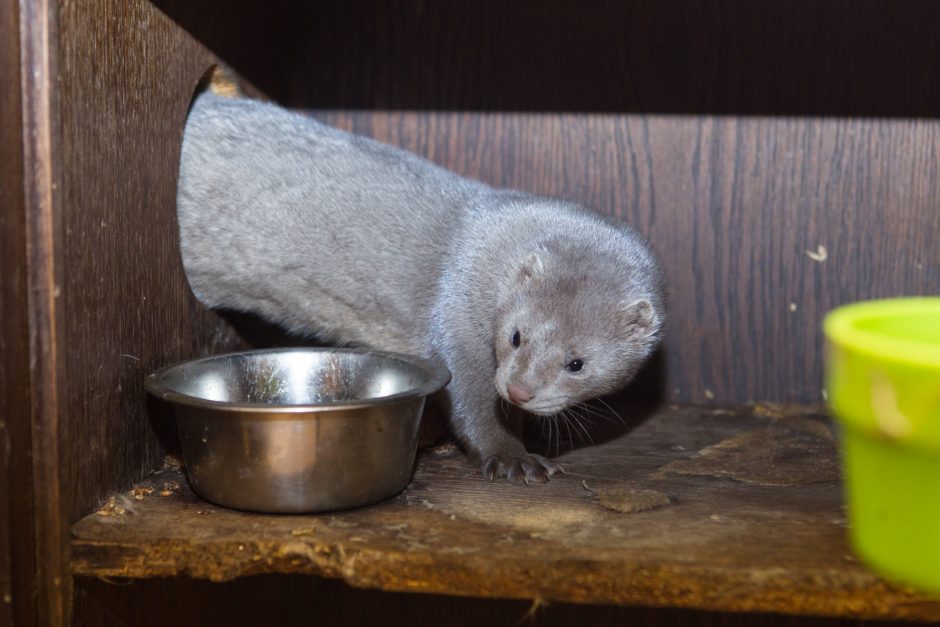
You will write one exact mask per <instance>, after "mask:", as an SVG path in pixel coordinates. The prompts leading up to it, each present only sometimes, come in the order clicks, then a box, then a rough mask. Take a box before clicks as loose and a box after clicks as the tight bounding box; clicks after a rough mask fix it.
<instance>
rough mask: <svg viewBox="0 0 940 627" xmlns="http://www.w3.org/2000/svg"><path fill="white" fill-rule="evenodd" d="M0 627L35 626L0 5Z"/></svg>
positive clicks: (8, 20) (19, 170)
mask: <svg viewBox="0 0 940 627" xmlns="http://www.w3.org/2000/svg"><path fill="white" fill-rule="evenodd" d="M0 76H2V77H3V79H2V82H3V88H2V89H0V268H3V278H2V279H0V595H2V596H0V625H3V626H8V625H13V624H18V625H26V624H30V623H32V622H33V621H34V619H35V609H36V608H35V604H34V602H33V595H34V594H35V590H36V587H35V582H34V576H33V575H32V573H34V571H35V559H34V555H33V547H34V545H33V516H32V514H33V508H32V481H31V474H32V473H31V469H30V457H29V455H28V454H27V453H26V451H28V450H29V448H30V441H31V433H30V431H31V427H30V425H31V422H30V415H29V377H28V372H29V358H28V343H29V335H28V332H27V306H26V263H25V260H26V239H25V238H24V236H23V234H24V228H25V227H24V224H25V222H24V221H25V219H26V213H25V211H24V197H23V192H24V187H23V165H24V164H23V116H22V107H21V99H20V41H19V10H18V6H17V3H16V2H12V1H8V0H7V1H2V2H0Z"/></svg>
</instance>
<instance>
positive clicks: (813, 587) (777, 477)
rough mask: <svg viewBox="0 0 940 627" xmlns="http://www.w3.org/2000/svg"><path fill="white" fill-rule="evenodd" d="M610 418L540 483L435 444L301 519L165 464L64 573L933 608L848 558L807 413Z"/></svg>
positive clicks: (834, 467) (803, 608)
mask: <svg viewBox="0 0 940 627" xmlns="http://www.w3.org/2000/svg"><path fill="white" fill-rule="evenodd" d="M637 422H639V424H636V423H637ZM628 423H631V424H633V428H632V429H630V430H629V432H628V433H625V434H623V433H622V434H621V435H620V436H619V437H614V438H612V439H610V440H608V441H606V442H604V443H599V444H597V445H595V446H587V447H582V448H578V449H575V450H573V451H570V452H567V453H565V454H564V455H563V456H562V457H561V458H560V459H561V461H562V462H563V463H564V464H565V465H566V467H567V470H568V473H567V474H566V475H564V476H561V477H555V478H553V479H552V481H551V482H550V483H549V484H546V485H531V486H528V487H519V486H513V485H509V484H507V483H504V482H496V483H489V482H486V481H484V480H482V478H481V477H480V476H479V473H478V472H476V471H475V469H473V468H471V467H470V465H469V464H468V463H467V461H466V460H465V458H464V457H463V456H462V455H461V454H460V453H459V452H458V451H457V450H456V449H455V448H453V447H452V446H451V447H447V446H445V447H439V448H437V449H432V450H429V451H425V452H424V453H423V454H422V456H421V458H420V460H419V463H418V467H417V470H416V473H415V477H414V481H413V482H412V484H411V485H410V486H409V487H408V488H407V489H406V490H405V491H404V492H403V493H402V494H400V495H399V496H397V497H396V498H394V499H392V500H390V501H387V502H385V503H382V504H379V505H376V506H373V507H369V508H364V509H360V510H356V511H349V512H342V513H335V514H325V515H317V516H312V515H311V516H265V515H255V514H247V513H242V512H236V511H231V510H226V509H223V508H219V507H215V506H213V505H210V504H208V503H206V502H205V501H202V500H201V499H199V498H198V497H196V496H194V495H193V493H192V492H191V491H190V489H189V487H188V485H187V483H186V480H185V478H184V476H183V474H182V473H181V471H180V470H179V469H173V468H167V469H164V470H163V471H161V472H160V473H157V474H155V475H153V476H152V477H150V478H149V479H148V480H146V481H145V482H143V483H142V484H141V485H140V486H138V487H137V489H136V496H135V493H134V492H129V493H125V494H119V495H115V497H114V498H113V499H112V500H111V501H109V504H107V505H106V506H105V507H104V508H102V510H100V511H99V512H97V513H95V514H92V515H90V516H87V517H86V518H84V519H82V520H80V521H79V522H78V523H77V524H76V525H75V526H74V527H73V547H72V551H73V568H74V573H75V574H76V575H79V576H92V577H128V578H146V577H166V576H174V575H187V576H191V577H196V578H208V579H211V580H215V581H223V580H229V579H232V578H235V577H239V576H243V575H252V574H259V573H310V574H316V575H321V576H325V577H335V578H341V579H343V580H345V581H346V582H348V583H349V584H351V585H353V586H359V587H374V588H381V589H385V590H394V591H411V592H434V593H443V594H452V595H461V596H481V597H499V598H527V599H543V600H546V601H572V602H583V603H603V604H637V605H646V606H673V607H686V608H700V609H712V610H725V611H755V612H782V613H789V614H813V615H829V616H852V617H867V618H896V619H897V618H902V619H940V600H930V599H929V598H927V597H925V596H921V595H919V594H918V593H916V592H914V591H912V590H909V589H906V588H903V587H899V586H895V585H892V584H888V583H886V582H884V581H882V580H881V579H880V578H879V577H877V576H876V575H874V574H873V573H872V572H871V571H869V570H868V569H867V568H866V567H864V566H863V565H861V564H859V563H858V562H857V561H856V559H855V558H854V557H853V556H852V554H851V551H850V549H849V547H848V545H847V542H846V521H845V517H844V513H843V509H842V499H841V486H840V483H839V480H838V463H837V457H836V450H835V441H834V438H833V436H832V431H831V427H830V425H829V423H828V422H827V420H826V418H825V417H824V416H823V415H822V414H821V413H820V412H819V411H818V410H817V409H816V408H807V407H784V406H769V405H755V406H748V407H738V408H730V409H729V408H702V407H692V406H685V407H676V406H670V407H663V408H660V409H659V410H657V411H656V412H654V413H653V414H652V415H648V416H645V417H643V418H636V417H631V418H629V420H628ZM161 494H162V496H161Z"/></svg>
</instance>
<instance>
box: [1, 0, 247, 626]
mask: <svg viewBox="0 0 940 627" xmlns="http://www.w3.org/2000/svg"><path fill="white" fill-rule="evenodd" d="M3 8H4V13H3V15H2V19H3V21H2V22H0V23H2V25H3V26H2V29H3V30H2V32H0V34H2V35H4V37H3V48H2V51H3V54H4V57H3V64H4V68H6V67H7V65H8V61H7V56H6V55H8V54H11V53H9V52H8V50H7V46H8V43H7V42H9V41H13V42H15V43H16V44H20V50H18V51H16V52H18V53H19V54H17V55H16V57H17V59H18V60H19V62H20V63H21V64H22V72H21V74H20V75H21V77H22V94H20V93H19V92H18V91H13V92H6V93H5V94H4V100H3V122H4V128H5V129H6V128H8V127H12V128H14V129H19V128H22V135H16V134H14V135H11V136H9V137H8V136H6V135H5V136H4V137H3V141H2V142H0V149H2V150H3V156H4V161H5V165H6V157H8V156H9V157H10V159H11V160H12V162H13V166H12V167H11V168H10V169H9V170H7V169H4V171H3V178H2V179H0V182H2V184H3V188H0V191H9V190H8V187H10V186H16V185H17V184H18V185H19V186H20V190H21V191H22V194H21V195H19V196H18V195H17V193H16V192H10V193H9V197H7V196H5V197H4V201H5V204H4V213H3V219H4V222H3V229H2V240H0V242H2V245H3V249H2V251H0V254H2V260H3V262H4V270H5V272H6V273H8V274H9V277H10V279H11V280H10V281H9V282H4V285H3V300H2V310H3V317H4V322H5V323H6V322H9V323H10V326H9V327H7V325H6V324H5V325H4V333H3V340H2V341H3V342H4V348H6V347H7V346H9V348H10V351H9V352H7V351H6V350H4V355H3V360H2V366H0V376H2V378H3V383H4V394H5V395H6V392H7V385H8V384H9V386H10V388H9V390H10V396H9V398H5V399H4V408H5V409H7V410H9V411H10V412H11V417H10V420H11V421H12V424H13V426H14V430H12V431H11V434H12V437H11V438H10V441H11V444H15V445H16V446H17V449H16V451H15V452H14V455H13V456H12V457H11V458H9V460H10V461H9V462H8V461H6V460H7V458H6V457H4V458H3V459H4V464H5V467H4V474H5V476H6V473H7V471H8V470H16V471H17V476H16V481H17V483H16V484H14V485H13V487H12V488H11V492H10V494H13V495H15V494H17V493H18V492H19V490H20V489H22V490H31V492H32V497H33V501H32V503H33V505H32V511H33V512H34V513H35V516H34V518H32V519H30V518H28V517H29V516H30V508H29V507H28V505H29V503H25V504H21V503H17V505H26V506H27V507H25V508H24V509H22V510H21V509H19V508H18V507H12V508H11V509H13V510H14V511H16V512H17V513H16V514H15V515H14V516H13V520H14V522H16V524H17V525H18V526H14V527H12V528H11V529H12V531H13V532H15V533H18V534H26V536H27V537H24V538H23V539H22V541H19V540H18V539H17V538H15V537H13V538H12V540H11V541H12V542H13V543H14V549H13V552H12V555H13V558H14V559H15V560H18V561H17V563H16V566H17V568H20V567H21V566H22V571H21V572H19V571H18V572H17V578H16V580H15V582H14V584H15V588H14V593H15V594H16V596H17V598H19V597H20V596H21V593H23V598H24V599H25V602H26V603H33V604H35V607H36V613H37V618H36V622H37V623H38V624H41V625H44V626H45V625H48V626H50V627H56V626H59V625H64V624H66V622H67V621H68V615H69V598H70V586H71V580H70V573H69V567H68V550H69V527H70V525H71V523H72V522H73V521H74V520H76V519H77V518H78V517H80V516H82V515H84V514H87V513H88V512H89V511H91V510H92V509H94V508H95V507H96V506H97V505H98V504H99V501H100V500H101V499H102V498H103V497H104V496H105V495H106V494H108V493H111V492H113V491H115V490H119V489H121V488H123V487H125V486H128V485H130V483H131V482H132V481H134V480H135V479H137V478H139V477H140V476H141V475H142V474H145V473H147V472H148V471H149V470H150V469H152V468H153V467H154V466H156V465H158V464H159V463H160V461H161V458H162V447H161V443H160V442H159V439H158V432H159V429H158V428H157V427H159V425H154V424H151V423H150V422H149V420H150V418H148V414H147V412H146V410H145V395H144V392H143V389H142V380H143V376H144V375H145V374H146V373H147V372H149V371H151V370H153V369H155V368H156V367H158V366H160V365H162V364H165V363H166V362H169V361H174V360H177V359H180V358H183V357H187V356H192V355H195V354H201V353H204V352H207V351H210V350H224V349H225V348H227V347H231V346H234V345H235V344H236V343H237V342H238V339H237V337H236V336H235V335H234V334H233V333H232V332H231V331H230V329H229V327H228V325H227V324H225V323H224V322H223V321H221V319H219V318H218V317H217V316H215V315H214V314H212V313H210V312H208V311H206V310H205V309H204V308H203V307H201V306H200V305H199V304H198V303H197V302H196V301H195V299H194V297H193V296H192V294H191V292H190V290H189V288H188V286H187V284H186V280H185V276H184V274H183V270H182V265H181V260H180V256H179V250H178V232H177V227H176V205H175V195H176V174H177V169H178V161H179V146H180V142H181V138H182V129H183V124H184V121H185V116H186V112H187V109H188V106H189V103H190V99H191V97H192V95H193V90H194V88H195V87H196V85H197V83H198V81H199V80H200V78H201V77H202V76H203V74H204V73H205V72H206V70H207V69H209V68H210V67H211V66H212V65H213V64H214V63H215V62H216V59H215V58H214V57H212V56H211V54H210V53H209V52H208V51H207V50H205V49H204V48H203V47H202V46H200V45H199V44H198V43H197V42H195V41H194V40H193V39H191V38H190V37H188V36H187V35H186V34H185V33H184V32H183V31H181V30H180V29H179V28H177V27H176V26H175V25H174V24H173V23H172V22H170V20H168V19H167V18H166V17H165V16H164V15H163V14H161V13H160V12H159V11H157V10H155V9H154V8H153V7H152V6H151V5H150V4H149V3H147V2H144V1H142V0H135V1H133V2H119V1H117V0H114V1H110V2H90V1H80V2H72V3H61V4H60V3H56V2H52V1H51V0H49V1H47V0H43V1H39V2H22V3H20V5H19V13H20V14H19V24H20V37H16V29H14V28H13V27H12V24H13V23H14V20H15V15H16V13H15V11H14V10H13V9H15V8H16V7H15V6H14V5H12V4H8V3H7V2H4V4H3ZM6 35H11V36H10V37H9V39H8V38H7V37H6ZM21 95H22V98H20V96H21ZM20 100H21V101H22V125H21V126H20V121H19V118H18V116H17V115H16V113H15V109H16V102H18V101H20ZM11 102H12V103H13V105H12V108H11V107H10V106H9V103H11ZM7 122H9V124H7ZM17 146H19V147H21V150H22V153H21V154H18V153H17ZM18 164H21V165H22V166H23V167H22V169H21V170H17V165H18ZM17 179H19V181H17ZM7 200H9V201H10V203H9V204H7V202H6V201H7ZM26 325H28V333H27V327H26ZM27 338H28V348H27V344H26V342H27ZM27 372H28V374H29V376H28V378H27V376H26V373H27ZM23 386H27V388H26V389H25V391H24V390H23ZM26 393H28V400H27V396H26ZM5 416H6V414H5ZM20 426H22V427H23V428H22V429H20ZM20 447H22V448H20ZM18 460H22V464H31V466H29V467H27V466H25V465H20V464H21V462H20V461H18ZM24 468H25V469H26V470H31V476H30V473H28V472H22V471H23V469H24ZM20 482H22V483H20ZM10 485H11V484H10V483H8V482H6V481H5V482H4V486H5V487H7V488H9V487H10ZM20 486H22V488H20ZM0 496H3V495H2V494H0ZM6 501H7V499H4V502H6ZM2 511H3V510H0V513H2ZM20 512H22V513H20ZM33 533H35V536H34V537H35V544H33V543H32V542H31V540H32V537H33V536H32V534H33ZM33 550H35V562H32V561H31V558H29V555H30V553H31V552H32V551H33ZM18 555H20V556H21V558H18V557H17V556H18ZM33 566H34V567H33ZM33 579H35V586H31V584H32V580H33ZM33 591H34V593H33ZM17 607H19V606H17Z"/></svg>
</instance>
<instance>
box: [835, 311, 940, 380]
mask: <svg viewBox="0 0 940 627" xmlns="http://www.w3.org/2000/svg"><path fill="white" fill-rule="evenodd" d="M826 335H827V336H828V337H829V339H830V340H831V341H832V342H834V343H835V344H836V345H838V346H841V347H843V348H847V349H850V350H855V351H861V352H863V353H867V354H869V355H872V356H874V357H877V359H878V360H879V361H883V362H907V363H912V362H915V363H917V364H919V365H921V366H924V367H928V368H940V298H899V299H890V300H880V301H869V302H862V303H856V304H853V305H847V306H845V307H841V308H839V309H837V310H835V311H833V312H832V313H831V314H830V315H829V316H828V317H827V320H826Z"/></svg>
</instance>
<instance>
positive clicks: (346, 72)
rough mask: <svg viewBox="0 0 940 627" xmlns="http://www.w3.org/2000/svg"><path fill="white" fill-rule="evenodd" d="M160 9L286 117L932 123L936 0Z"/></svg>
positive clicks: (362, 3) (210, 4) (358, 1)
mask: <svg viewBox="0 0 940 627" xmlns="http://www.w3.org/2000/svg"><path fill="white" fill-rule="evenodd" d="M156 2H157V4H158V5H159V6H160V7H161V8H163V9H164V10H165V11H167V12H168V13H169V14H170V15H171V16H173V17H174V19H177V20H178V21H179V22H180V23H181V24H184V25H185V27H186V28H187V29H188V30H189V31H190V32H192V33H193V34H195V35H196V37H197V38H199V39H200V40H201V41H204V42H206V43H207V45H208V46H209V47H210V48H211V49H213V50H214V51H216V52H217V53H218V54H219V55H220V56H221V57H222V58H224V59H227V60H229V61H230V62H231V63H232V64H233V65H234V66H235V67H236V68H238V69H239V70H240V71H241V72H242V73H244V75H245V76H247V77H249V78H251V79H254V80H255V81H256V82H257V83H258V84H259V86H262V87H264V88H265V90H266V91H267V92H268V93H269V94H270V95H271V96H272V97H274V98H275V99H277V100H279V101H281V102H285V103H287V104H289V105H291V106H295V107H316V108H333V109H366V110H368V109H399V110H420V111H428V110H452V111H468V110H471V111H541V112H546V111H553V112H647V113H683V114H734V115H755V114H757V115H786V116H794V115H806V116H822V115H826V116H834V117H849V116H870V117H898V118H910V117H928V118H930V117H936V116H937V114H938V113H940V80H938V77H940V41H938V39H937V37H936V35H935V30H934V25H935V24H937V22H938V20H940V6H938V5H937V3H935V2H933V1H932V0H906V1H905V2H903V3H900V4H897V5H892V7H891V10H890V11H886V10H885V4H884V2H883V1H882V0H788V1H786V2H780V1H779V0H715V1H713V2H709V3H708V4H707V5H703V4H702V3H701V2H698V1H697V0H658V1H657V2H648V1H646V0H626V1H624V0H596V1H594V2H591V3H584V2H579V1H578V0H516V1H514V2H512V3H506V2H501V1H499V0H479V1H477V2H473V3H462V2H437V1H435V0H386V1H382V2H377V1H376V0H319V1H318V2H315V3H314V2H309V3H297V2H292V1H290V0H271V1H269V2H265V3H264V5H260V6H253V5H252V6H245V7H241V8H242V10H240V11H238V12H234V11H226V10H225V9H226V7H227V3H226V2H224V0H204V1H203V2H199V3H194V2H186V0H156ZM249 40H250V41H252V42H256V43H257V45H256V46H245V45H244V42H245V41H249ZM274 68H276V70H275V69H274Z"/></svg>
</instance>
